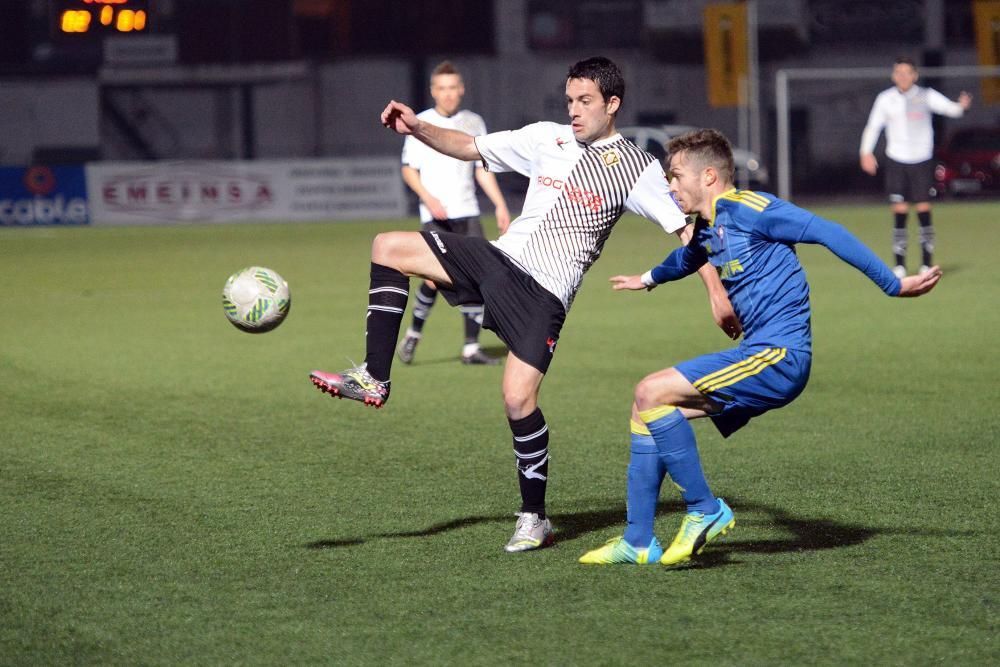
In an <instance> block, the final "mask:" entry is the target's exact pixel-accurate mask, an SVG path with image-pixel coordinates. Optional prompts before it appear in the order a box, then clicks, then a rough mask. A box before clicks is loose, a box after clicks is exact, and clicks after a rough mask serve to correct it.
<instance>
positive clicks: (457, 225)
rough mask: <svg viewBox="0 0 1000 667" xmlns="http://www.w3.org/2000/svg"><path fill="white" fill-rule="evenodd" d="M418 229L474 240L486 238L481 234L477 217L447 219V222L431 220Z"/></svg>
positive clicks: (481, 228)
mask: <svg viewBox="0 0 1000 667" xmlns="http://www.w3.org/2000/svg"><path fill="white" fill-rule="evenodd" d="M420 229H425V230H428V231H430V230H432V229H433V230H434V231H436V232H448V233H449V234H461V235H462V236H473V237H475V238H480V239H482V238H486V235H485V234H483V225H482V223H481V222H479V216H472V217H470V218H448V219H447V220H431V221H430V222H425V223H423V224H422V225H421V226H420Z"/></svg>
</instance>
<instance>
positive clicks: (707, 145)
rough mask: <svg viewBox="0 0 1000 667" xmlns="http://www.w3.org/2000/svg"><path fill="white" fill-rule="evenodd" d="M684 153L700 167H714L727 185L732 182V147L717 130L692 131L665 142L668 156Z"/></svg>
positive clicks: (733, 172) (733, 173)
mask: <svg viewBox="0 0 1000 667" xmlns="http://www.w3.org/2000/svg"><path fill="white" fill-rule="evenodd" d="M680 152H685V153H687V157H688V159H689V160H694V161H695V162H697V163H698V164H699V165H701V166H705V167H715V169H716V171H718V172H719V175H721V176H722V177H723V178H724V179H725V180H726V182H727V183H732V182H733V176H734V175H735V173H736V168H735V166H734V165H733V146H732V144H730V143H729V139H726V135H724V134H722V132H719V131H718V130H711V129H704V130H692V131H690V132H685V133H684V134H681V135H678V136H676V137H674V138H673V139H671V140H670V141H668V142H667V153H668V155H671V156H673V155H676V154H677V153H680Z"/></svg>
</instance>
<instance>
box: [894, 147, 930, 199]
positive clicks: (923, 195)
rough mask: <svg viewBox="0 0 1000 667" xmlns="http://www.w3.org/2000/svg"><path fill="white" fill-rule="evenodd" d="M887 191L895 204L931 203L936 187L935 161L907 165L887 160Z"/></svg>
mask: <svg viewBox="0 0 1000 667" xmlns="http://www.w3.org/2000/svg"><path fill="white" fill-rule="evenodd" d="M885 162H886V164H885V190H886V194H888V195H889V201H890V202H892V203H893V204H899V203H901V202H910V203H913V204H919V203H922V202H926V201H929V200H930V198H931V187H933V185H934V180H933V179H934V161H933V160H927V161H925V162H917V163H916V164H906V163H903V162H896V161H895V160H891V159H889V158H886V159H885Z"/></svg>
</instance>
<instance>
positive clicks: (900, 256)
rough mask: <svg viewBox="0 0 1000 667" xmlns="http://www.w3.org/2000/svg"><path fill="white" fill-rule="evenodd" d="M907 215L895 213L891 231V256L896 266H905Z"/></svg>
mask: <svg viewBox="0 0 1000 667" xmlns="http://www.w3.org/2000/svg"><path fill="white" fill-rule="evenodd" d="M907 216H909V214H908V213H896V214H895V215H894V220H893V230H892V254H893V256H894V257H895V258H896V266H906V241H907V239H906V218H907Z"/></svg>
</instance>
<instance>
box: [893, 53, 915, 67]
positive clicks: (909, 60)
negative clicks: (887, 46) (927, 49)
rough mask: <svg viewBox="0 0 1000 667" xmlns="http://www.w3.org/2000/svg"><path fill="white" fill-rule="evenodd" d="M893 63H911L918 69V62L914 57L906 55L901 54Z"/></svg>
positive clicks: (910, 64)
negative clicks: (914, 60)
mask: <svg viewBox="0 0 1000 667" xmlns="http://www.w3.org/2000/svg"><path fill="white" fill-rule="evenodd" d="M893 65H894V66H895V65H909V66H910V67H912V68H913V69H917V63H915V62H913V58H907V57H906V56H899V57H898V58H896V61H895V62H894V63H893Z"/></svg>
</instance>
